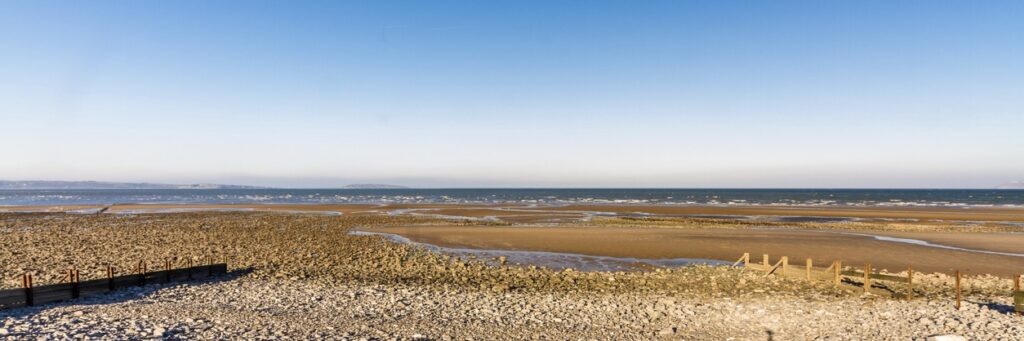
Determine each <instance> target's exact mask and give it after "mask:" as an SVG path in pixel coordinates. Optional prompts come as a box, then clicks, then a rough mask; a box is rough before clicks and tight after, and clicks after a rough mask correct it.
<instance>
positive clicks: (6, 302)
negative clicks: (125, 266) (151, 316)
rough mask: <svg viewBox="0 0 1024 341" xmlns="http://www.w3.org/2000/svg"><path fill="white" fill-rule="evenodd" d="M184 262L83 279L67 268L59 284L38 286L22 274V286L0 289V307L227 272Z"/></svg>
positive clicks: (110, 269) (222, 267) (225, 268)
mask: <svg viewBox="0 0 1024 341" xmlns="http://www.w3.org/2000/svg"><path fill="white" fill-rule="evenodd" d="M183 265H184V266H183V267H178V268H175V264H174V263H173V262H171V261H170V260H166V261H164V264H163V266H162V267H161V270H157V271H148V270H147V266H146V263H144V262H140V263H139V264H138V266H136V268H135V269H133V271H132V273H130V274H125V275H120V276H115V269H114V268H113V267H111V266H107V267H106V270H105V273H104V274H102V275H101V276H98V277H100V278H95V279H90V280H85V281H82V280H81V276H80V273H79V271H78V270H77V269H69V270H67V275H65V276H64V279H62V280H61V281H60V282H59V283H56V284H48V285H39V286H37V285H35V283H33V282H32V274H30V273H26V274H23V275H22V277H21V283H22V287H21V288H18V289H7V290H0V309H11V308H18V307H25V306H33V305H39V304H46V303H52V302H58V301H65V300H73V299H77V298H81V297H87V296H93V295H97V294H102V293H107V292H111V291H116V290H119V289H123V288H128V287H137V286H143V285H147V284H156V283H172V282H181V281H188V280H193V279H203V278H209V277H214V276H219V275H223V274H226V273H227V272H228V265H227V264H225V263H217V264H213V263H210V264H206V265H193V264H192V261H191V260H186V261H184V264H183Z"/></svg>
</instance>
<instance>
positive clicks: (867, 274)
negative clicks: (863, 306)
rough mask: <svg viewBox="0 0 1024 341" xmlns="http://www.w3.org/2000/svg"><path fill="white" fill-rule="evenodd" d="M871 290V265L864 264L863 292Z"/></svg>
mask: <svg viewBox="0 0 1024 341" xmlns="http://www.w3.org/2000/svg"><path fill="white" fill-rule="evenodd" d="M870 288H871V263H867V264H864V292H865V293H867V292H868V289H870Z"/></svg>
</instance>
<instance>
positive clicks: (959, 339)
mask: <svg viewBox="0 0 1024 341" xmlns="http://www.w3.org/2000/svg"><path fill="white" fill-rule="evenodd" d="M927 340H928V341H967V338H966V337H963V336H960V335H953V334H948V335H932V336H929V337H928V339H927Z"/></svg>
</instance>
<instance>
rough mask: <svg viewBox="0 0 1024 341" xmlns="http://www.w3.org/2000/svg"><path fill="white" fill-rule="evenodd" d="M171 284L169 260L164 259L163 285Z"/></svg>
mask: <svg viewBox="0 0 1024 341" xmlns="http://www.w3.org/2000/svg"><path fill="white" fill-rule="evenodd" d="M170 282H171V259H170V258H166V259H164V283H170Z"/></svg>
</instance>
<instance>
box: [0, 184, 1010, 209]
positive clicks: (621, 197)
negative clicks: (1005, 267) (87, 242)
mask: <svg viewBox="0 0 1024 341" xmlns="http://www.w3.org/2000/svg"><path fill="white" fill-rule="evenodd" d="M124 203H141V204H173V203H179V204H254V203H261V204H355V203H363V204H395V203H406V204H423V203H452V204H455V203H494V204H527V205H530V204H534V205H565V204H657V205H808V206H929V207H944V206H948V207H974V206H979V207H1024V190H988V189H674V188H661V189H647V188H644V189H640V188H456V189H76V190H0V206H21V205H79V204H81V205H84V204H89V205H111V204H124Z"/></svg>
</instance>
